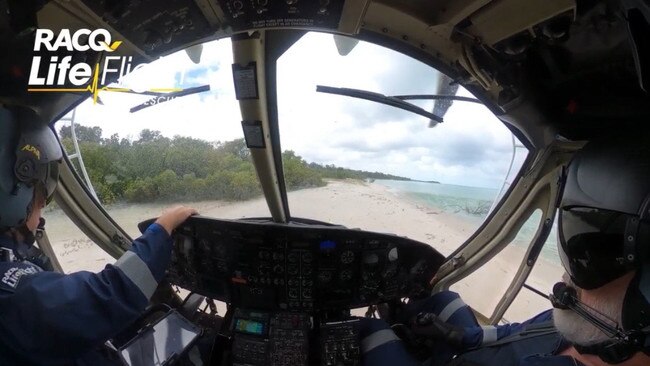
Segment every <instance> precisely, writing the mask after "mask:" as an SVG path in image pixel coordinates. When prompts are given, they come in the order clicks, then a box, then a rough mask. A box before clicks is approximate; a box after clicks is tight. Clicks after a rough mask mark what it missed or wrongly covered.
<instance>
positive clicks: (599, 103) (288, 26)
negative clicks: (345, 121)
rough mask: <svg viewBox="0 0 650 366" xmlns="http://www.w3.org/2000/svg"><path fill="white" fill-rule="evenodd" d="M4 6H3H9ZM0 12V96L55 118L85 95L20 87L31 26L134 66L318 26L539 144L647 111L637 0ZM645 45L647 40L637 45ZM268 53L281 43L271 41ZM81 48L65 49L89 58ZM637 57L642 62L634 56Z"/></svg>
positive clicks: (136, 5) (160, 4)
mask: <svg viewBox="0 0 650 366" xmlns="http://www.w3.org/2000/svg"><path fill="white" fill-rule="evenodd" d="M12 4H13V3H12ZM5 6H8V7H9V8H8V9H6V10H7V11H3V12H2V15H0V17H1V18H0V29H1V31H0V44H2V46H3V47H4V48H5V49H9V50H12V52H9V53H8V54H5V57H3V58H2V59H0V80H2V85H3V90H2V91H1V92H0V93H1V94H0V101H2V102H3V103H7V104H26V105H30V106H33V107H35V108H38V109H39V110H40V111H41V114H43V116H44V117H45V119H46V120H50V121H51V120H55V119H57V118H58V117H60V116H61V115H62V114H64V113H65V112H66V111H67V110H69V109H70V107H71V106H73V105H76V104H77V103H79V102H80V101H81V100H83V99H85V98H87V96H88V94H87V93H76V94H75V93H56V94H54V93H50V94H46V93H29V92H27V91H26V90H25V88H24V85H25V84H26V78H27V75H28V74H29V67H30V66H31V59H32V57H33V56H34V51H33V50H32V49H33V38H32V34H33V30H34V28H36V27H38V28H47V29H51V30H53V31H54V32H55V33H56V32H57V31H59V30H61V29H70V30H75V29H80V28H88V29H96V28H105V29H108V30H109V31H110V32H111V33H112V35H113V39H119V40H123V46H122V47H121V48H120V49H119V50H118V51H119V54H129V55H133V56H134V61H135V60H139V61H140V62H143V61H144V62H146V61H151V60H154V59H156V58H158V57H160V56H162V55H166V54H170V53H171V52H174V51H176V50H180V49H185V48H188V47H191V46H193V45H197V44H199V43H201V42H204V41H206V40H209V39H217V38H223V37H229V36H233V35H238V34H246V33H248V34H250V33H251V32H255V31H259V32H267V33H269V34H270V33H282V32H285V33H286V32H291V31H293V32H296V31H303V30H319V31H325V32H331V33H339V34H344V35H348V36H352V37H356V38H359V39H364V40H368V41H371V42H374V43H377V44H380V45H383V46H386V47H389V48H393V49H395V50H398V51H400V52H403V53H406V54H408V55H411V56H413V57H416V58H418V59H420V60H421V61H424V62H425V63H427V64H430V65H432V66H434V67H436V68H437V69H439V70H440V71H442V72H444V73H446V74H448V75H449V76H450V77H451V78H452V80H454V82H457V83H459V84H462V85H463V86H465V87H466V88H467V89H468V90H470V91H471V92H472V93H473V94H475V95H476V96H477V97H478V98H479V99H481V100H482V101H483V102H484V103H485V104H486V105H487V106H488V107H489V108H490V109H491V110H492V111H493V112H494V113H495V114H496V115H498V116H500V118H501V119H502V120H503V121H504V122H505V123H506V124H507V125H509V126H512V127H514V128H513V130H514V132H515V133H517V134H518V135H519V136H520V137H521V138H520V139H521V140H522V141H524V142H525V143H527V144H528V143H530V144H532V145H535V146H538V147H539V146H544V145H546V144H548V143H549V141H552V140H553V139H554V138H555V136H556V135H557V134H559V135H561V136H563V137H565V138H568V139H588V138H590V137H591V136H593V135H599V134H603V133H607V131H609V130H610V129H611V128H613V127H614V126H616V128H620V127H621V126H631V127H634V126H636V125H638V124H640V123H642V122H643V121H644V120H647V118H648V117H649V116H650V107H649V105H648V103H646V102H647V99H648V94H647V93H646V92H645V91H644V90H643V89H642V86H643V87H645V88H646V90H647V88H648V86H647V85H643V82H644V81H645V82H646V83H647V77H645V79H644V75H647V73H648V72H647V70H645V69H646V68H647V64H648V62H647V59H646V58H645V57H647V53H644V52H643V50H644V49H645V48H644V47H645V46H644V44H643V43H642V42H644V41H643V40H642V39H641V38H642V37H639V36H638V35H637V36H635V35H636V34H641V33H639V32H641V31H642V30H643V29H647V28H643V27H644V26H645V27H647V24H648V23H647V22H646V23H644V22H643V19H644V18H643V16H644V14H645V16H647V6H646V7H645V8H644V6H643V5H642V2H638V3H637V2H634V1H630V2H626V3H625V5H621V4H620V3H619V2H617V1H603V2H597V1H577V2H576V1H573V0H561V1H554V2H520V1H512V0H502V1H461V2H459V1H452V0H449V1H436V2H429V1H409V2H403V1H397V0H381V1H371V0H359V1H353V0H348V1H344V0H330V1H320V2H318V3H315V2H314V3H310V2H289V1H287V2H269V1H258V2H251V3H250V4H249V3H248V2H241V1H237V0H235V1H233V0H220V1H216V2H211V1H208V0H198V1H190V0H177V1H156V2H127V1H99V2H95V1H83V0H76V1H51V2H47V3H45V4H42V3H41V4H40V5H34V7H33V8H30V7H28V6H22V5H21V6H20V7H19V8H18V7H16V8H12V5H5ZM646 45H647V44H646ZM277 46H278V48H277V49H278V50H280V49H281V48H282V45H281V44H278V45H277ZM100 56H101V55H100V54H98V53H97V52H94V51H92V50H90V51H86V52H76V53H75V57H77V58H79V59H86V60H94V59H97V57H100ZM644 61H645V62H644Z"/></svg>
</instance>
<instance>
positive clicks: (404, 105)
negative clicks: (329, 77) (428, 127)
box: [316, 85, 442, 123]
mask: <svg viewBox="0 0 650 366" xmlns="http://www.w3.org/2000/svg"><path fill="white" fill-rule="evenodd" d="M316 91H317V92H321V93H329V94H338V95H344V96H348V97H352V98H359V99H365V100H369V101H372V102H376V103H381V104H386V105H389V106H391V107H395V108H399V109H403V110H405V111H409V112H412V113H415V114H419V115H420V116H423V117H427V118H429V119H430V120H433V121H436V122H438V123H440V122H442V117H440V116H438V115H435V114H433V113H431V112H429V111H426V110H424V109H422V108H420V107H418V106H416V105H414V104H411V103H409V102H405V101H404V100H403V99H400V98H397V97H391V96H386V95H383V94H380V93H375V92H371V91H366V90H360V89H351V88H335V87H332V86H325V85H316Z"/></svg>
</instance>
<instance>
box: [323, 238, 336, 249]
mask: <svg viewBox="0 0 650 366" xmlns="http://www.w3.org/2000/svg"><path fill="white" fill-rule="evenodd" d="M334 248H336V243H335V242H333V241H331V240H325V241H321V242H320V249H321V250H329V249H334Z"/></svg>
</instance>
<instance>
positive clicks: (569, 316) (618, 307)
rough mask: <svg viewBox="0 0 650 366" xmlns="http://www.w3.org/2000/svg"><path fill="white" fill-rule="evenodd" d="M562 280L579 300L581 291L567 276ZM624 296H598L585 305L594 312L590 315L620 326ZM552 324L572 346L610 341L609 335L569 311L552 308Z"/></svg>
mask: <svg viewBox="0 0 650 366" xmlns="http://www.w3.org/2000/svg"><path fill="white" fill-rule="evenodd" d="M562 279H563V281H564V282H565V283H566V284H567V285H569V286H570V287H573V288H575V289H576V290H577V292H578V294H577V297H578V299H580V298H581V296H580V295H581V291H582V290H581V289H580V288H578V287H576V286H575V285H574V284H573V282H572V281H571V279H570V278H569V276H568V275H566V274H565V275H564V276H563V277H562ZM624 295H625V293H623V294H612V296H600V297H598V298H597V299H595V298H594V299H593V300H592V301H590V303H588V304H585V305H587V306H589V307H591V308H592V309H594V310H595V312H594V311H590V312H591V313H592V315H595V316H597V317H598V318H601V319H603V320H605V321H606V322H607V323H610V324H611V325H620V324H621V317H622V313H623V297H624ZM599 313H600V314H599ZM601 314H602V315H601ZM603 316H604V317H603ZM606 319H610V320H606ZM553 323H554V324H555V328H556V329H557V330H558V332H560V334H562V336H563V337H564V338H565V339H566V340H568V341H569V342H571V343H573V344H578V345H581V346H591V345H594V344H598V343H602V342H606V341H610V340H612V338H611V337H610V336H609V335H607V334H605V333H604V332H603V331H602V330H600V329H598V328H597V327H595V326H594V325H593V324H591V323H590V322H589V321H587V320H586V319H584V318H583V317H581V316H580V315H578V314H576V313H575V312H574V311H573V310H570V309H557V308H554V309H553Z"/></svg>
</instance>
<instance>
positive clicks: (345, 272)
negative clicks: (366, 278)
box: [339, 269, 352, 281]
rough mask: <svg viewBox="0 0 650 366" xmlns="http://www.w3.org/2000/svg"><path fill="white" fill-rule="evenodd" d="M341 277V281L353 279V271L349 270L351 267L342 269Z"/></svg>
mask: <svg viewBox="0 0 650 366" xmlns="http://www.w3.org/2000/svg"><path fill="white" fill-rule="evenodd" d="M339 279H341V281H349V280H351V279H352V271H351V270H349V269H344V270H343V271H341V273H339Z"/></svg>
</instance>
